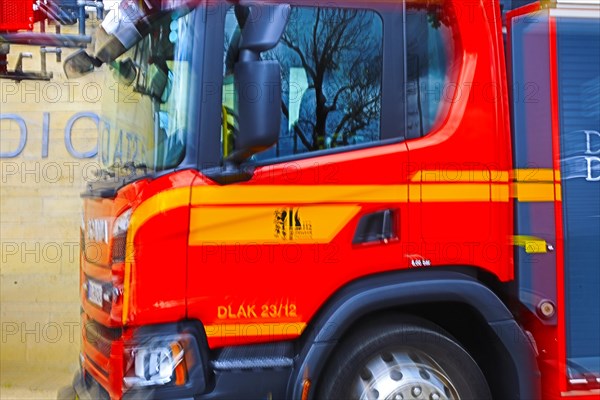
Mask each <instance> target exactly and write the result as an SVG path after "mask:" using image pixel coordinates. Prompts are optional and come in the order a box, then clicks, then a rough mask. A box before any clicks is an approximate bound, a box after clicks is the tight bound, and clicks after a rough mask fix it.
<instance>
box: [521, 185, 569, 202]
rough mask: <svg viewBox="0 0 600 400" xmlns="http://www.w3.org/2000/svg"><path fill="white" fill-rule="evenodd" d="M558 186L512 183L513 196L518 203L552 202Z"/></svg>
mask: <svg viewBox="0 0 600 400" xmlns="http://www.w3.org/2000/svg"><path fill="white" fill-rule="evenodd" d="M556 191H560V185H556V188H555V184H554V183H537V182H534V183H529V182H528V183H513V196H514V197H515V198H516V199H517V200H518V201H520V202H525V203H535V202H553V201H554V200H555V192H556Z"/></svg>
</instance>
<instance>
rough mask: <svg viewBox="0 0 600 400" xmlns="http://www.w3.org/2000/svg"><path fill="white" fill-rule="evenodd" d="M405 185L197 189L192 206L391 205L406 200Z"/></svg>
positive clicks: (206, 187)
mask: <svg viewBox="0 0 600 400" xmlns="http://www.w3.org/2000/svg"><path fill="white" fill-rule="evenodd" d="M406 193H407V189H406V185H319V186H294V185H290V186H288V185H277V186H251V185H237V186H236V185H232V186H198V187H194V188H193V189H192V205H194V206H199V205H239V204H246V205H252V204H255V205H258V204H261V205H264V204H277V205H279V204H282V205H292V204H315V203H351V204H356V203H392V202H406V201H407V198H406V197H407V196H406Z"/></svg>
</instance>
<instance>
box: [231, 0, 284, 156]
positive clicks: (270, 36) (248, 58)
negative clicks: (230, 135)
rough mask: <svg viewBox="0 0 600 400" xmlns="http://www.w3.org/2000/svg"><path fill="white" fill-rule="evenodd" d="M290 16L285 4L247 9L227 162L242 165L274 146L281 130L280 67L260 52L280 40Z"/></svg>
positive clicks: (235, 68) (236, 73)
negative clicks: (234, 123)
mask: <svg viewBox="0 0 600 400" xmlns="http://www.w3.org/2000/svg"><path fill="white" fill-rule="evenodd" d="M289 15H290V6H289V5H288V4H277V5H267V4H261V5H251V6H249V7H248V13H247V15H246V18H245V21H244V24H243V29H242V33H241V40H240V55H239V60H238V62H237V63H236V64H235V67H234V81H235V103H236V108H237V113H238V130H239V132H238V135H237V138H236V141H235V149H234V152H233V154H232V155H231V156H230V157H229V160H230V161H233V162H236V163H241V162H243V161H244V160H247V159H248V158H250V157H251V156H252V155H254V154H256V153H259V152H261V151H264V150H267V149H268V148H269V147H271V146H273V145H274V144H276V143H277V140H278V139H279V131H280V128H281V67H280V66H279V63H278V62H277V61H262V60H261V59H260V53H262V52H265V51H268V50H271V49H272V48H274V47H275V46H277V44H278V43H279V41H280V40H281V37H282V35H283V32H284V31H285V27H286V26H287V22H288V18H289Z"/></svg>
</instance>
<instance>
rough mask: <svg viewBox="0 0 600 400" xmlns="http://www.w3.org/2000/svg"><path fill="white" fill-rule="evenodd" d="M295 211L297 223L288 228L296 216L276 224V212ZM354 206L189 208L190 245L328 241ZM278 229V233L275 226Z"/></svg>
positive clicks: (355, 211)
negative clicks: (296, 225)
mask: <svg viewBox="0 0 600 400" xmlns="http://www.w3.org/2000/svg"><path fill="white" fill-rule="evenodd" d="M291 210H292V211H293V212H294V213H297V216H298V218H299V221H300V224H301V226H299V227H295V226H294V227H290V226H289V222H290V221H292V222H293V223H295V222H296V216H294V217H290V216H289V215H288V216H287V218H286V219H285V221H284V222H283V225H279V224H278V221H277V220H276V218H277V215H276V213H277V212H279V213H281V212H286V213H288V214H289V213H290V211H291ZM359 211H360V206H358V205H329V206H305V207H300V208H291V209H290V208H284V209H277V208H275V207H269V206H267V207H264V206H263V207H258V206H249V207H248V206H240V207H210V206H209V207H201V208H195V209H192V213H191V220H190V237H189V245H190V246H201V245H209V244H217V243H218V244H303V243H310V244H319V243H331V242H332V241H333V239H334V238H335V237H336V236H337V235H338V234H339V232H340V231H341V230H342V229H344V227H345V226H346V225H348V223H349V222H350V221H351V220H352V219H353V218H354V217H355V216H356V215H357V214H358V213H359ZM277 228H279V232H276V229H277Z"/></svg>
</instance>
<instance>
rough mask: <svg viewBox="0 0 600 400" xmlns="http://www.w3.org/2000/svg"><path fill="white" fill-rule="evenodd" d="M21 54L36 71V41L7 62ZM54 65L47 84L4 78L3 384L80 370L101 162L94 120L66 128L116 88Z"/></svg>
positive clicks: (0, 202) (0, 226) (51, 61)
mask: <svg viewBox="0 0 600 400" xmlns="http://www.w3.org/2000/svg"><path fill="white" fill-rule="evenodd" d="M19 51H28V52H32V53H33V55H34V58H33V59H32V60H30V59H26V60H25V61H24V69H25V70H38V69H39V67H40V56H39V52H38V49H37V48H35V47H19V46H13V47H12V51H11V56H10V58H9V63H10V66H12V67H13V68H14V65H15V61H16V57H17V55H18V53H19ZM68 53H69V50H65V55H66V54H68ZM63 59H64V56H63ZM48 66H49V69H50V70H51V71H52V72H53V73H54V75H55V78H54V79H53V80H52V81H50V82H41V81H23V82H21V83H18V82H14V81H11V80H6V79H0V115H2V117H3V119H2V120H1V121H0V153H1V154H2V155H3V156H2V157H1V158H0V170H1V178H0V179H1V180H0V261H1V271H0V280H1V282H0V285H1V286H0V302H1V310H0V311H1V312H0V321H1V325H2V337H1V340H0V360H1V370H0V376H1V377H2V378H1V379H2V386H3V387H10V386H13V385H18V384H20V381H23V380H24V379H23V374H25V373H26V374H30V376H31V377H35V376H36V373H38V372H36V371H40V372H39V373H44V372H47V371H73V370H74V369H75V368H76V366H77V363H78V361H77V360H78V354H79V300H78V285H79V275H78V268H79V226H80V224H81V217H80V215H81V211H80V209H81V199H80V197H79V195H80V193H81V192H82V190H83V188H84V184H85V182H86V180H93V179H95V176H94V175H93V171H94V170H95V168H96V165H97V164H96V159H95V158H91V159H89V158H84V154H83V153H94V149H95V148H96V145H97V137H98V132H97V128H96V124H95V122H94V120H93V119H92V118H89V117H82V118H81V119H78V120H77V121H76V122H75V123H74V124H73V126H72V127H71V129H69V127H68V125H69V120H71V119H72V118H73V117H77V116H78V115H81V114H80V113H94V114H97V113H99V106H100V104H101V96H103V95H104V96H106V95H111V94H110V93H109V89H106V88H104V87H103V86H102V80H101V76H100V74H94V75H92V76H90V77H86V78H84V79H80V80H77V81H72V82H70V83H69V82H67V81H66V79H65V77H64V74H63V72H62V66H61V64H60V63H57V62H56V60H55V57H54V56H53V55H49V56H48ZM92 115H93V114H92ZM45 120H46V121H47V126H45V122H44V121H45ZM17 121H21V123H22V124H24V125H25V126H26V130H27V132H26V137H25V132H24V131H22V127H21V126H20V125H19V123H18V122H17ZM69 134H70V135H71V137H70V138H69ZM24 139H25V140H24ZM23 140H24V142H23ZM22 145H24V148H23V149H22V151H20V152H19V150H20V147H21V146H22ZM15 153H18V154H15ZM46 153H47V154H46ZM87 155H89V154H87ZM13 381H14V382H13ZM17 381H19V382H17ZM66 383H67V382H56V384H57V386H58V385H64V384H66Z"/></svg>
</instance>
